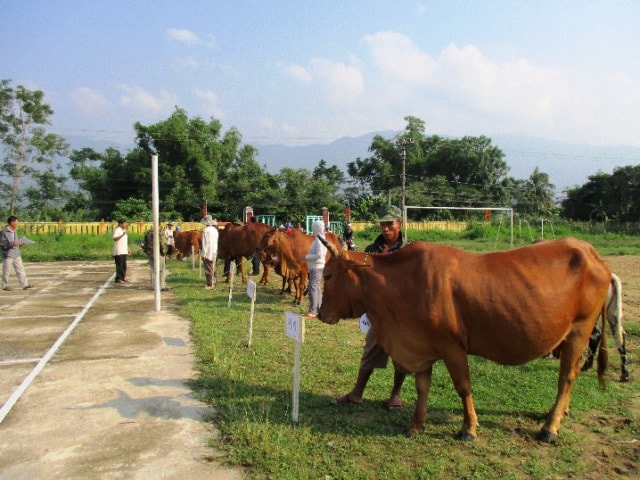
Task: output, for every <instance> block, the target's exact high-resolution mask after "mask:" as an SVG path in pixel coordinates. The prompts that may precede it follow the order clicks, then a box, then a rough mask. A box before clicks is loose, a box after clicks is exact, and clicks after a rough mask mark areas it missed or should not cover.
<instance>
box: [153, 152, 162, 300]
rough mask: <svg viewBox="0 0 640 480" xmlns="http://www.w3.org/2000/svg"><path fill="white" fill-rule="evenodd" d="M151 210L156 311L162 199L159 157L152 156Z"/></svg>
mask: <svg viewBox="0 0 640 480" xmlns="http://www.w3.org/2000/svg"><path fill="white" fill-rule="evenodd" d="M151 210H152V214H153V300H154V307H155V311H156V312H159V311H160V308H161V305H160V197H159V194H158V155H156V154H153V155H151Z"/></svg>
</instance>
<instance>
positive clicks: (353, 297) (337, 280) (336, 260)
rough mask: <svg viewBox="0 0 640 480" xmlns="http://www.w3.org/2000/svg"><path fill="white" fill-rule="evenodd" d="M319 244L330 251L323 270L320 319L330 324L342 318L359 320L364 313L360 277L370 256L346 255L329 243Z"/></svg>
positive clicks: (322, 240)
mask: <svg viewBox="0 0 640 480" xmlns="http://www.w3.org/2000/svg"><path fill="white" fill-rule="evenodd" d="M320 241H321V242H322V243H323V244H324V245H325V246H326V247H327V249H328V250H329V252H331V258H330V259H329V261H328V262H327V264H326V265H325V267H324V272H323V275H324V290H323V292H322V304H321V306H320V312H319V315H318V318H319V319H320V320H322V321H323V322H324V323H328V324H330V325H333V324H336V323H338V321H339V320H340V319H342V318H358V317H359V316H360V315H362V314H363V313H364V311H365V306H364V301H363V300H364V295H363V292H362V288H361V279H360V275H361V274H362V271H363V270H362V269H363V268H366V267H368V266H370V265H368V264H367V254H362V253H361V254H357V253H353V252H345V251H341V250H338V248H337V247H336V246H335V245H333V244H332V243H330V242H327V241H326V240H324V239H322V238H320Z"/></svg>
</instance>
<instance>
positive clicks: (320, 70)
mask: <svg viewBox="0 0 640 480" xmlns="http://www.w3.org/2000/svg"><path fill="white" fill-rule="evenodd" d="M311 65H312V68H313V72H314V73H315V76H316V77H317V78H318V82H319V83H321V85H322V88H323V90H324V92H325V95H326V96H327V99H328V100H329V101H330V102H332V103H343V102H349V103H351V102H353V101H355V100H356V99H357V97H358V96H360V95H361V94H362V92H363V91H364V79H363V77H362V73H361V72H360V70H358V69H357V68H355V67H353V66H349V65H345V64H344V63H339V62H332V61H331V60H327V59H324V58H314V59H312V60H311Z"/></svg>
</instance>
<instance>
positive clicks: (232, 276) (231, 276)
mask: <svg viewBox="0 0 640 480" xmlns="http://www.w3.org/2000/svg"><path fill="white" fill-rule="evenodd" d="M235 278H236V264H235V262H234V261H231V265H229V300H228V301H227V308H230V307H231V299H232V298H233V281H234V280H235Z"/></svg>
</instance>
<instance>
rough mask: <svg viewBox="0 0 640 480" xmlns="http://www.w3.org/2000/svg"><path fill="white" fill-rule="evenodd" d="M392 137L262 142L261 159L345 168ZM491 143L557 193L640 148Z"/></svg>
mask: <svg viewBox="0 0 640 480" xmlns="http://www.w3.org/2000/svg"><path fill="white" fill-rule="evenodd" d="M378 133H379V134H380V135H382V136H383V137H385V138H393V137H394V136H395V135H397V134H398V133H400V132H394V131H386V132H376V133H369V134H366V135H361V136H359V137H344V138H340V139H339V140H336V141H334V142H331V143H327V144H317V145H305V146H294V147H288V146H285V145H259V144H254V145H253V146H254V147H256V148H257V149H258V152H259V155H258V162H259V163H260V164H261V165H266V167H267V170H268V171H269V172H271V173H277V172H278V171H280V169H282V168H283V167H292V168H307V169H310V170H311V169H313V168H315V167H316V166H317V165H318V162H319V161H320V160H325V161H326V162H327V164H328V165H329V166H331V165H336V166H337V167H339V168H341V169H343V170H345V171H346V166H347V163H349V162H353V161H354V160H356V159H357V158H358V157H359V158H367V157H368V156H370V152H369V147H370V146H371V140H372V139H373V137H374V135H376V134H378ZM488 136H489V138H491V140H492V144H493V145H495V146H497V147H498V148H500V149H501V150H502V151H503V152H504V154H505V161H506V162H507V164H508V165H509V167H510V171H509V176H511V177H514V178H517V179H526V178H529V176H530V175H531V174H532V173H533V171H534V170H535V168H536V167H538V170H539V171H541V172H544V173H546V174H548V175H549V179H550V181H551V183H552V184H554V185H555V187H556V193H557V194H558V195H560V194H562V192H563V190H565V189H567V188H569V187H573V186H575V185H582V184H584V183H586V182H587V180H588V177H589V176H590V175H593V174H595V173H597V172H598V171H600V172H604V173H609V174H611V173H613V169H614V168H616V167H623V166H627V165H639V164H640V148H639V147H626V146H614V147H597V146H591V145H577V144H569V143H562V142H555V141H551V140H542V139H538V138H533V137H526V136H517V135H494V136H490V135H488Z"/></svg>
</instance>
